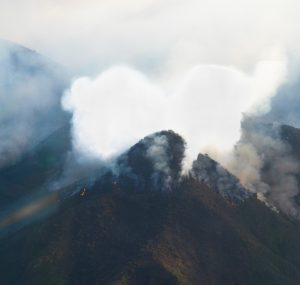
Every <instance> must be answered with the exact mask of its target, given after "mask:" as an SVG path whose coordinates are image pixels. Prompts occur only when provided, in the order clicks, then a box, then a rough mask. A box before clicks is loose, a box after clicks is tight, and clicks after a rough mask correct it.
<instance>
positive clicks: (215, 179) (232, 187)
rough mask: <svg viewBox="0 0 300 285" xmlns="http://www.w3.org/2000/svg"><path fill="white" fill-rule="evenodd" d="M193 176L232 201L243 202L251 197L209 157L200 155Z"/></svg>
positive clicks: (233, 177) (234, 178) (193, 169)
mask: <svg viewBox="0 0 300 285" xmlns="http://www.w3.org/2000/svg"><path fill="white" fill-rule="evenodd" d="M191 175H192V177H193V178H194V179H197V180H198V181H199V182H201V183H203V184H205V185H207V186H208V187H209V188H210V189H211V190H212V191H215V192H217V193H220V194H221V195H222V196H223V197H224V198H226V199H228V200H230V201H233V202H241V201H244V200H245V199H247V198H249V197H250V196H251V194H250V192H249V191H248V190H246V189H245V188H244V187H243V186H242V185H241V183H240V181H239V180H238V179H237V178H236V177H235V176H233V175H232V174H231V173H230V172H228V171H227V170H226V169H225V168H223V167H222V166H221V165H220V164H219V163H217V162H216V161H214V160H213V159H211V158H210V157H209V156H208V155H203V154H199V155H198V158H197V160H195V161H194V163H193V167H192V170H191Z"/></svg>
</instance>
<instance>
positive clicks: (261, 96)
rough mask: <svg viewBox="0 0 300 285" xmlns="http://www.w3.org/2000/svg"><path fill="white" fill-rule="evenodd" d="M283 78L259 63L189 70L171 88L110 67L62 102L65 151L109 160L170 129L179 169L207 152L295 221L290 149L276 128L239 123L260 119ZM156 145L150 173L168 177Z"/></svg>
mask: <svg viewBox="0 0 300 285" xmlns="http://www.w3.org/2000/svg"><path fill="white" fill-rule="evenodd" d="M285 78H286V67H285V62H284V61H273V62H272V61H270V62H260V63H258V64H257V65H256V68H255V71H254V72H253V73H252V74H250V75H249V74H245V73H243V72H241V71H239V70H237V69H234V68H228V67H223V66H206V65H202V66H196V67H194V68H193V69H192V70H191V71H190V72H188V73H187V74H186V76H184V78H183V79H181V80H179V82H176V83H174V82H175V80H173V81H172V80H170V79H169V80H168V82H167V83H166V82H164V81H159V80H157V79H156V80H154V79H150V78H147V76H146V75H145V74H143V73H141V72H138V71H136V70H134V69H132V68H129V67H126V66H116V67H112V68H110V69H109V70H107V71H105V72H103V73H102V74H100V75H99V76H98V77H96V78H94V79H90V78H80V79H78V80H76V81H75V82H74V83H73V85H72V87H71V88H70V89H69V90H68V91H67V92H66V93H65V96H64V98H63V101H62V104H63V107H64V108H65V109H66V110H68V111H71V112H72V113H73V119H72V123H73V148H74V151H75V152H76V153H77V154H78V155H79V156H81V157H85V158H86V159H88V158H93V159H98V160H99V161H103V160H104V161H105V160H107V159H112V158H113V157H116V156H118V155H119V154H120V153H122V152H124V151H125V150H126V149H128V148H129V147H130V146H131V145H132V144H134V143H135V142H137V141H138V140H139V139H140V138H141V137H144V136H146V135H148V134H150V133H154V132H156V131H159V130H161V129H172V130H174V131H176V132H178V133H180V134H181V135H183V137H184V138H185V140H186V141H187V150H186V159H185V171H189V169H190V167H191V164H192V162H193V161H194V160H195V159H196V157H197V155H198V153H199V152H203V151H207V152H208V153H210V155H212V157H214V158H216V159H218V160H219V161H221V163H222V164H223V165H224V166H226V167H227V168H228V169H229V170H230V171H231V172H232V173H233V174H235V175H236V176H237V177H239V179H240V180H241V182H242V184H243V185H244V186H245V187H246V188H248V189H249V190H250V191H252V192H255V193H257V195H258V197H259V198H260V199H261V200H264V201H265V202H266V203H268V204H269V205H270V206H271V207H273V208H274V209H275V208H278V209H280V210H282V211H284V212H285V213H287V214H289V215H293V216H297V215H298V208H297V205H296V204H295V202H294V197H295V196H296V195H297V193H298V185H297V180H296V175H297V173H298V172H299V166H298V163H297V162H296V160H295V159H293V157H292V156H291V153H290V148H289V147H288V146H287V145H286V144H285V143H284V142H283V141H282V139H281V137H280V135H279V130H278V128H276V126H273V125H272V126H271V128H270V126H267V127H266V128H265V129H261V126H260V124H250V123H249V122H248V124H246V122H247V121H249V120H246V119H244V120H243V118H245V117H243V113H244V114H248V115H247V118H253V120H252V121H259V120H263V119H262V118H264V116H265V114H266V113H268V112H269V111H270V110H271V103H270V102H271V99H272V96H274V94H276V91H277V88H278V87H279V86H280V85H281V84H282V83H283V82H284V80H285ZM170 82H171V83H173V84H174V85H173V86H170V85H167V84H170ZM168 91H169V93H168ZM170 91H173V92H170ZM242 121H243V124H242V128H241V122H242ZM250 125H251V126H252V127H251V128H250V127H249V126H250ZM241 130H242V132H241ZM270 130H272V131H270ZM156 140H157V141H155V143H153V145H152V146H151V147H149V149H148V150H147V153H148V155H150V156H151V157H153V158H154V159H153V161H154V162H155V163H154V166H155V167H157V170H158V171H157V173H161V172H164V173H165V174H166V177H168V171H169V169H168V165H167V164H166V160H165V156H166V155H165V154H166V149H167V145H168V144H167V142H166V141H164V139H163V137H159V138H157V139H156ZM237 142H238V143H237ZM236 143H237V144H236ZM212 150H214V151H212ZM217 154H221V155H219V156H218V155H217ZM164 181H165V183H166V184H168V179H165V180H164ZM167 188H168V187H165V189H167Z"/></svg>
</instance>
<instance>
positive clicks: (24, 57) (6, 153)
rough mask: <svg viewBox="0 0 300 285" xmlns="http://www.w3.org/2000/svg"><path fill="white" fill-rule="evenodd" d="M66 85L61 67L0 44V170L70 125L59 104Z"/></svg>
mask: <svg viewBox="0 0 300 285" xmlns="http://www.w3.org/2000/svg"><path fill="white" fill-rule="evenodd" d="M69 83H70V75H69V73H68V72H67V71H66V70H65V69H64V68H63V67H62V66H60V65H58V64H56V63H55V62H53V61H51V60H50V59H48V58H47V57H45V56H42V55H41V54H39V53H37V52H36V51H33V50H30V49H28V48H25V47H23V46H20V45H17V44H14V43H11V42H8V41H4V40H0V102H1V112H0V169H1V168H3V167H7V166H9V165H13V164H14V163H16V162H17V161H18V160H19V159H20V158H21V156H22V155H23V154H25V153H27V152H28V151H29V150H30V149H32V148H33V146H35V145H37V144H38V143H39V142H41V141H42V140H43V139H45V138H47V137H48V136H49V135H50V134H51V133H53V132H54V131H55V130H57V129H59V128H60V127H62V126H64V125H66V124H67V123H68V122H69V119H70V118H69V115H68V114H67V113H65V112H63V111H62V109H61V103H60V101H61V96H62V94H63V92H64V90H65V89H66V88H67V87H68V86H69Z"/></svg>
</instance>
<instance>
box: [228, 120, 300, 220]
mask: <svg viewBox="0 0 300 285" xmlns="http://www.w3.org/2000/svg"><path fill="white" fill-rule="evenodd" d="M227 167H228V168H229V169H230V170H231V171H232V172H233V173H234V174H235V175H236V176H237V177H239V179H240V180H241V182H242V184H243V185H245V187H246V188H248V189H249V190H251V191H252V192H254V193H257V197H258V198H259V199H261V200H262V201H264V202H265V203H266V204H267V205H269V206H270V207H272V208H274V209H278V210H280V211H282V212H284V213H286V214H288V215H290V216H294V217H300V215H299V213H300V208H299V206H298V205H297V203H296V202H295V198H296V196H297V195H298V193H299V187H298V182H297V177H298V176H299V174H300V162H299V160H297V158H296V157H295V155H293V152H292V149H291V147H290V146H289V145H288V144H287V143H286V142H285V141H284V140H283V139H282V135H281V125H279V124H276V123H269V124H267V123H265V122H264V121H261V118H245V120H244V122H243V124H242V136H241V140H240V141H239V142H238V143H237V145H236V146H235V149H234V152H233V156H232V157H231V160H230V162H229V163H228V164H227Z"/></svg>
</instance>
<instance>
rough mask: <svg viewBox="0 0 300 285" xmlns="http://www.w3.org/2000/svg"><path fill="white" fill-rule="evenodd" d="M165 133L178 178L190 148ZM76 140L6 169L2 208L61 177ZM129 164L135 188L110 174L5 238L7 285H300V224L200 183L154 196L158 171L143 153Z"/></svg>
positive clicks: (52, 144)
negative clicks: (185, 149) (181, 160)
mask: <svg viewBox="0 0 300 285" xmlns="http://www.w3.org/2000/svg"><path fill="white" fill-rule="evenodd" d="M161 134H163V135H166V136H167V137H168V139H169V142H170V141H171V142H172V144H171V145H172V147H171V148H168V149H167V153H168V156H169V161H170V163H171V165H174V168H171V170H170V171H171V172H170V173H171V175H172V177H173V179H177V178H178V177H177V176H176V175H177V173H178V171H179V170H180V167H179V164H178V161H179V158H181V156H182V148H181V147H180V146H182V144H183V142H182V139H181V138H180V137H179V136H177V135H176V134H172V133H167V132H163V133H161ZM151 140H152V139H151V137H150V138H148V139H146V140H145V141H146V142H147V143H148V142H149V141H150V143H151ZM68 141H69V139H68V131H67V129H61V130H59V131H58V132H57V133H55V134H53V135H52V136H50V137H49V139H48V140H46V141H44V142H42V143H41V144H40V145H39V146H38V147H37V148H36V149H34V150H32V152H31V153H30V154H28V155H26V156H25V157H24V159H23V160H21V161H20V162H19V163H17V164H16V165H15V166H12V167H11V168H9V169H5V170H3V171H2V172H1V173H0V179H1V180H0V185H1V188H0V189H1V191H0V195H1V196H0V199H1V202H2V203H3V204H2V205H4V204H5V203H11V202H12V201H15V200H16V199H17V198H18V197H19V198H20V197H23V196H24V195H25V194H26V193H27V191H32V193H34V192H35V191H38V189H39V188H38V187H39V186H41V185H43V184H44V182H45V181H47V179H50V178H51V177H52V176H55V175H56V174H57V173H56V172H59V171H61V167H62V166H63V161H64V155H65V153H66V151H67V150H68V149H69V143H68ZM126 159H128V161H129V162H128V163H129V165H130V166H131V168H132V169H133V172H134V173H135V174H134V177H133V178H134V179H133V178H132V177H130V179H126V177H125V176H121V177H120V178H119V179H116V178H115V177H113V176H112V175H111V174H107V175H105V176H104V177H103V178H102V179H100V180H98V181H96V183H95V184H94V186H93V187H88V190H87V192H86V194H85V195H84V196H80V194H79V193H78V194H76V195H74V196H72V197H69V198H68V199H65V200H62V201H60V202H59V201H58V200H57V205H58V207H57V210H56V211H55V212H54V213H53V215H51V216H50V217H47V218H45V219H43V220H40V221H38V222H35V223H32V224H31V225H29V226H27V227H24V228H23V229H21V230H19V231H17V232H15V233H13V234H11V235H9V236H6V237H5V238H2V239H1V243H0V284H1V285H4V284H8V285H14V284H22V285H26V284H30V285H34V284H45V285H47V284H61V285H63V284H70V285H73V284H74V285H76V284H82V285H86V284H89V285H93V284H103V285H105V284H110V285H113V284H114V285H117V284H118V285H121V284H122V285H143V284H145V285H150V284H151V285H159V284H161V285H171V284H222V285H227V284H231V285H238V284H243V285H244V284H246V285H247V284H263V285H267V284H272V285H274V284H278V285H282V284H284V285H292V284H295V285H298V284H299V282H300V226H299V223H298V222H297V221H294V220H292V219H290V218H288V217H286V216H284V215H282V214H277V213H275V212H273V211H271V210H270V209H269V208H267V207H266V206H265V205H264V204H262V203H261V202H259V201H258V200H257V199H256V198H254V197H252V198H249V199H247V200H246V201H245V202H242V203H239V204H235V203H233V202H230V201H229V200H227V199H225V198H223V197H222V196H221V195H220V194H219V193H217V192H214V191H212V190H211V189H209V188H208V187H207V186H206V185H205V184H204V183H202V182H199V181H196V180H195V179H193V178H192V177H187V178H186V179H185V180H184V181H182V182H180V183H179V184H177V186H176V187H175V186H174V185H173V186H174V187H173V186H172V189H171V190H173V191H172V192H171V191H153V189H152V186H153V185H152V184H151V182H150V181H151V179H150V178H151V175H150V174H149V173H152V172H153V167H154V165H152V164H149V161H148V160H147V151H146V149H145V148H144V147H143V145H141V144H137V145H136V146H134V147H133V148H132V149H131V150H130V151H129V152H128V154H127V158H126ZM122 160H124V157H122V158H121V159H120V163H121V162H122ZM23 172H24V173H23ZM163 175H165V174H164V173H163ZM141 177H142V179H141V180H139V181H142V183H132V181H135V180H136V179H137V178H141ZM132 179H133V180H132ZM158 181H160V180H159V179H158ZM4 183H6V184H5V185H8V186H5V187H4V188H2V186H3V184H4ZM24 186H26V187H24ZM146 189H147V190H146ZM151 189H152V190H151ZM10 191H11V192H10ZM4 200H5V202H3V201H4Z"/></svg>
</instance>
